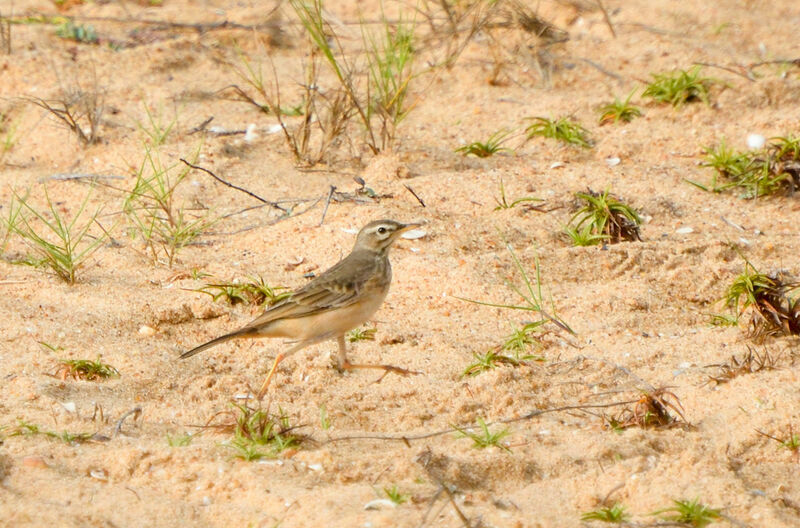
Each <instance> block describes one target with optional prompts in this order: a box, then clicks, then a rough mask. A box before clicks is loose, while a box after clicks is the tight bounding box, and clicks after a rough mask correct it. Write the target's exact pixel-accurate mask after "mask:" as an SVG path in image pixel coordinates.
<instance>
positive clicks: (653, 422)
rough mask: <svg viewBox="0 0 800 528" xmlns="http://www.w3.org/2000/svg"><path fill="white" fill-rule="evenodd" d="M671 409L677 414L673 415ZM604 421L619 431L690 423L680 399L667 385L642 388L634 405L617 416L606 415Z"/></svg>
mask: <svg viewBox="0 0 800 528" xmlns="http://www.w3.org/2000/svg"><path fill="white" fill-rule="evenodd" d="M670 410H672V411H674V412H675V414H676V415H677V416H673V415H672V414H671V413H670ZM604 421H605V423H606V426H607V427H608V428H609V429H611V430H613V431H617V432H619V431H622V430H624V429H628V428H630V427H640V428H642V429H647V428H669V427H677V426H680V425H685V424H687V423H688V422H687V421H686V418H685V417H684V416H683V406H682V405H681V402H680V400H679V399H678V397H677V396H676V395H675V393H674V392H672V391H669V390H667V388H666V387H661V388H658V389H651V390H642V391H641V397H640V398H639V400H637V401H636V403H635V404H634V406H633V407H625V408H623V409H622V410H621V411H620V412H619V413H618V414H617V415H616V416H604Z"/></svg>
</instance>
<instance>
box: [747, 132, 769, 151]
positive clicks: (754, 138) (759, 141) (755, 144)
mask: <svg viewBox="0 0 800 528" xmlns="http://www.w3.org/2000/svg"><path fill="white" fill-rule="evenodd" d="M766 143H767V138H765V137H764V136H762V135H761V134H747V148H749V149H753V150H758V149H760V148H763V147H764V145H765V144H766Z"/></svg>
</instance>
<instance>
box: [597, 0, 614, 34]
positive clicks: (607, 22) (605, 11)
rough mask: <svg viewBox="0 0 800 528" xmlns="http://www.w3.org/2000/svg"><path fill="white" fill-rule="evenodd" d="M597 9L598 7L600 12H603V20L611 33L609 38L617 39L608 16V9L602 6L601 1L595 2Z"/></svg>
mask: <svg viewBox="0 0 800 528" xmlns="http://www.w3.org/2000/svg"><path fill="white" fill-rule="evenodd" d="M597 7H599V8H600V11H602V12H603V18H605V19H606V24H607V25H608V29H609V30H610V31H611V36H613V37H614V38H617V32H616V31H614V25H613V24H612V23H611V17H610V16H609V15H608V9H606V6H604V5H603V0H597Z"/></svg>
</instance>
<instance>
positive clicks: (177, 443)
mask: <svg viewBox="0 0 800 528" xmlns="http://www.w3.org/2000/svg"><path fill="white" fill-rule="evenodd" d="M192 440H194V435H193V434H191V433H183V434H176V435H171V434H169V433H167V445H169V446H170V447H186V446H188V445H190V444H191V443H192Z"/></svg>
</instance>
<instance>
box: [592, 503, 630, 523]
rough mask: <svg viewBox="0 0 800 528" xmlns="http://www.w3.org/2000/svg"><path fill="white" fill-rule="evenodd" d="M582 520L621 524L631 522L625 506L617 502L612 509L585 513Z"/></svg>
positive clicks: (599, 509) (605, 508)
mask: <svg viewBox="0 0 800 528" xmlns="http://www.w3.org/2000/svg"><path fill="white" fill-rule="evenodd" d="M581 520H582V521H601V522H607V523H616V524H621V523H626V522H628V521H630V520H631V516H630V514H628V511H627V509H626V508H625V506H624V505H623V504H621V503H619V502H616V503H614V505H613V506H611V507H604V508H597V509H596V510H592V511H588V512H586V513H584V514H583V515H581Z"/></svg>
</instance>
